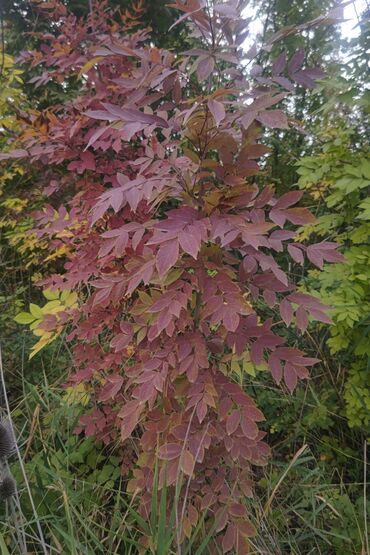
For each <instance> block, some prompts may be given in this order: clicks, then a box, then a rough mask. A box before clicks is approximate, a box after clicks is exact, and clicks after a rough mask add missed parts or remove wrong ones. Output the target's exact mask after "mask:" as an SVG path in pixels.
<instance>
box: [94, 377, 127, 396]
mask: <svg viewBox="0 0 370 555" xmlns="http://www.w3.org/2000/svg"><path fill="white" fill-rule="evenodd" d="M122 385H123V377H122V376H119V375H113V376H109V377H108V378H107V383H106V384H105V385H104V387H103V388H102V390H101V391H100V394H99V397H98V400H99V401H101V402H104V401H108V400H109V399H113V397H115V396H116V395H117V393H118V392H119V390H120V389H121V387H122Z"/></svg>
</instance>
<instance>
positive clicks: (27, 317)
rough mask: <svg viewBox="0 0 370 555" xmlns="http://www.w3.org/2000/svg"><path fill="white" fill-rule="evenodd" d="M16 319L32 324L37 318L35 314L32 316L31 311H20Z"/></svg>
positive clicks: (21, 322) (18, 321)
mask: <svg viewBox="0 0 370 555" xmlns="http://www.w3.org/2000/svg"><path fill="white" fill-rule="evenodd" d="M14 320H15V321H16V322H17V323H18V324H32V322H33V321H34V320H35V316H32V314H30V313H29V312H20V313H19V314H17V316H16V317H15V318H14Z"/></svg>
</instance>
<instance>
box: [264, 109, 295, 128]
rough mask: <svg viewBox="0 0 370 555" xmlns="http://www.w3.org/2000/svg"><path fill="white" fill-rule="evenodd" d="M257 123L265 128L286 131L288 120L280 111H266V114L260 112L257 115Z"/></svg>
mask: <svg viewBox="0 0 370 555" xmlns="http://www.w3.org/2000/svg"><path fill="white" fill-rule="evenodd" d="M256 119H257V120H258V121H260V122H261V123H262V125H265V126H266V127H272V128H276V129H288V128H289V125H288V118H287V116H286V114H285V112H283V111H282V110H268V111H267V112H261V113H260V114H258V116H257V118H256Z"/></svg>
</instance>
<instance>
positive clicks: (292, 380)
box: [284, 364, 298, 393]
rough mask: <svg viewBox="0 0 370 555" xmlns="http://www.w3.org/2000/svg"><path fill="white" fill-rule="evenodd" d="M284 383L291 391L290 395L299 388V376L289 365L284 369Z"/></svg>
mask: <svg viewBox="0 0 370 555" xmlns="http://www.w3.org/2000/svg"><path fill="white" fill-rule="evenodd" d="M284 381H285V383H286V385H287V388H288V389H289V391H290V393H293V391H294V390H295V388H296V386H297V381H298V380H297V374H296V371H295V370H294V368H293V367H292V366H291V365H290V364H289V365H288V364H286V365H285V368H284Z"/></svg>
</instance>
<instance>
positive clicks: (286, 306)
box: [280, 299, 293, 326]
mask: <svg viewBox="0 0 370 555" xmlns="http://www.w3.org/2000/svg"><path fill="white" fill-rule="evenodd" d="M280 314H281V317H282V319H283V320H284V322H285V323H286V325H287V326H289V324H290V323H291V321H292V320H293V308H292V305H291V304H290V302H289V301H287V300H286V299H283V300H282V301H281V303H280Z"/></svg>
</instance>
